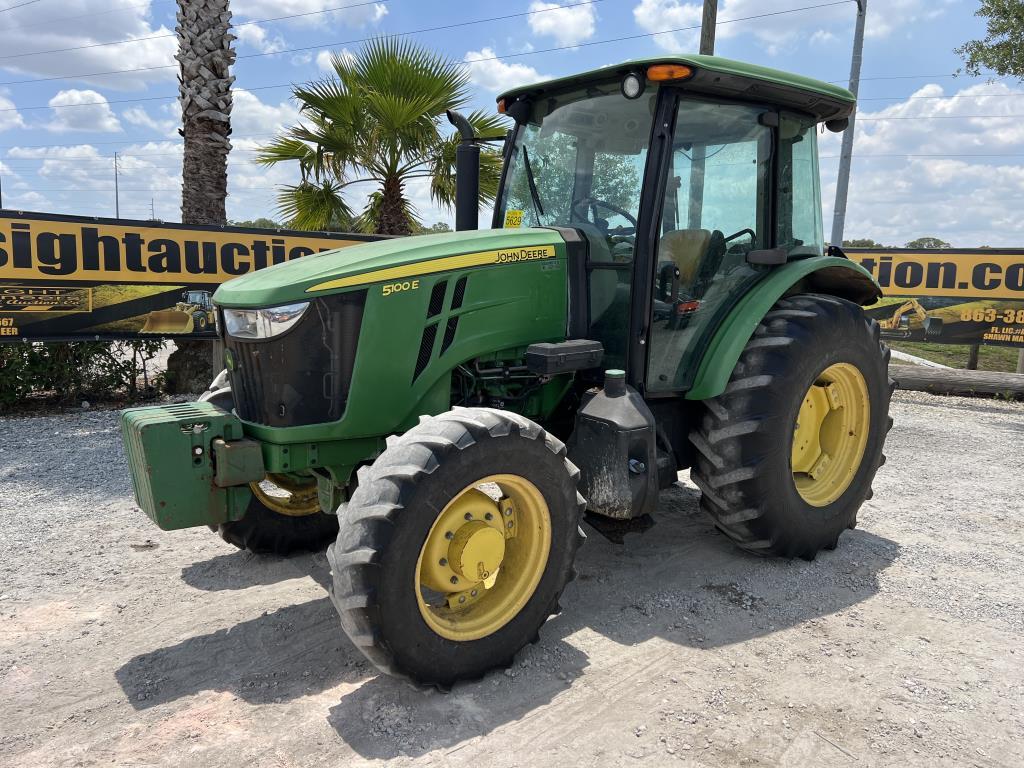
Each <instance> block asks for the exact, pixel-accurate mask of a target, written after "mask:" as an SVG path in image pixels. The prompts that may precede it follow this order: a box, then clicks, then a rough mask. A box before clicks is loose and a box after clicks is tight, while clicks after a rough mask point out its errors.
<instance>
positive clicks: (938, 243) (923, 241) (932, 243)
mask: <svg viewBox="0 0 1024 768" xmlns="http://www.w3.org/2000/svg"><path fill="white" fill-rule="evenodd" d="M906 247H907V248H952V247H953V246H951V245H950V244H949V243H947V242H946V241H945V240H940V239H939V238H937V237H919V238H917V239H916V240H911V241H910V242H909V243H907V245H906Z"/></svg>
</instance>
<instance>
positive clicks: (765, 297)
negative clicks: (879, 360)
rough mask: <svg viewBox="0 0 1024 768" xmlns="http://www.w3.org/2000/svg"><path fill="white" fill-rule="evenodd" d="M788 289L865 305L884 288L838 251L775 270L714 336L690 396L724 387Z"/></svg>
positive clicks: (705, 396)
mask: <svg viewBox="0 0 1024 768" xmlns="http://www.w3.org/2000/svg"><path fill="white" fill-rule="evenodd" d="M789 293H824V294H828V295H831V296H838V297H839V298H843V299H847V300H849V301H852V302H855V303H857V304H860V305H862V306H864V305H867V304H874V303H875V302H876V301H877V300H878V298H879V297H880V296H881V295H882V290H881V288H879V287H878V283H877V282H875V279H874V278H873V277H872V276H871V273H870V272H868V271H867V270H866V269H864V267H862V266H861V265H860V264H857V263H855V262H852V261H850V260H849V259H845V258H841V257H838V256H816V257H813V258H810V259H801V260H800V261H794V262H790V263H788V264H786V265H784V266H782V267H779V268H778V269H775V270H773V271H772V272H771V273H770V274H769V275H768V276H767V277H766V278H765V279H764V280H762V281H761V282H759V283H757V284H756V285H755V286H754V287H753V288H752V289H751V290H750V292H749V293H747V295H746V296H744V297H743V298H742V299H740V301H739V303H738V304H737V305H736V307H735V308H734V309H733V310H732V312H730V313H729V315H728V316H727V317H726V318H725V320H724V321H723V322H722V324H721V325H720V326H719V327H718V330H717V331H715V334H714V335H713V336H712V337H711V340H710V342H708V345H707V348H706V349H705V351H704V356H703V357H702V358H701V361H700V363H699V366H698V369H697V375H696V377H695V378H694V382H693V387H692V388H691V389H690V391H689V392H687V393H686V398H687V399H688V400H706V399H708V398H709V397H716V396H718V395H720V394H722V392H723V391H725V387H726V384H728V383H729V377H730V376H731V375H732V372H733V369H734V368H735V367H736V363H737V362H738V361H739V359H740V354H742V352H743V348H744V347H745V346H746V345H747V342H748V341H750V337H751V336H753V335H754V331H755V330H756V329H757V326H758V323H760V322H761V319H762V318H763V317H764V316H765V315H766V314H767V313H768V311H769V310H770V309H771V308H772V306H773V305H774V304H775V302H777V301H778V300H779V299H781V298H782V297H783V296H785V295H786V294H789Z"/></svg>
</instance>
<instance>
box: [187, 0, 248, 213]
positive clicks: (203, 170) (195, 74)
mask: <svg viewBox="0 0 1024 768" xmlns="http://www.w3.org/2000/svg"><path fill="white" fill-rule="evenodd" d="M230 26H231V11H230V10H229V9H228V0H178V26H177V34H178V53H177V56H176V57H175V58H177V60H178V63H179V64H180V65H181V74H180V76H179V78H178V94H179V96H178V100H179V102H180V103H181V120H182V131H181V135H182V136H183V137H184V139H185V148H184V160H183V165H182V183H181V220H182V222H183V223H185V224H225V223H226V222H227V214H226V212H225V209H224V203H225V200H226V198H227V194H228V151H229V150H230V149H231V142H230V141H229V140H228V136H229V135H230V134H231V84H232V83H233V82H234V80H235V78H234V77H233V76H232V75H230V74H229V72H228V70H229V69H230V67H231V65H232V64H233V63H234V61H235V51H234V49H233V48H232V47H231V42H232V41H233V40H234V39H235V37H234V35H231V34H229V33H228V29H229V27H230Z"/></svg>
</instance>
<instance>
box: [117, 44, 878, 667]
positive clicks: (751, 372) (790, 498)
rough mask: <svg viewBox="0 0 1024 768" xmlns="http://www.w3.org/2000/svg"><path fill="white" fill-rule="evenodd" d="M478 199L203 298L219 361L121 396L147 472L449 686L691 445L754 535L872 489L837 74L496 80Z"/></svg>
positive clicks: (768, 551)
mask: <svg viewBox="0 0 1024 768" xmlns="http://www.w3.org/2000/svg"><path fill="white" fill-rule="evenodd" d="M498 109H499V111H501V112H503V113H504V114H506V115H507V116H508V117H509V118H510V119H511V120H512V122H513V123H514V127H513V128H512V129H511V130H510V132H509V135H508V137H507V139H506V143H505V148H504V171H503V174H502V182H501V187H500V193H499V196H498V199H497V201H496V204H495V211H494V219H493V228H492V229H489V230H478V231H468V230H469V229H475V223H476V217H477V203H476V199H477V198H476V185H477V183H478V177H477V175H476V170H477V169H476V166H475V163H478V161H479V155H478V153H479V149H478V144H477V141H476V139H475V137H473V136H472V132H471V131H470V130H469V128H468V126H467V125H466V124H465V123H464V122H463V121H462V120H461V119H460V118H459V116H458V115H450V117H451V118H452V120H453V122H454V123H455V124H457V125H458V126H460V128H461V130H462V133H463V139H464V140H463V143H462V145H461V146H460V147H459V153H458V161H457V178H458V194H457V203H456V218H457V223H458V226H459V229H460V231H457V232H454V233H447V234H438V235H426V236H418V237H407V238H397V239H389V240H382V241H378V242H371V243H366V244H362V245H358V246H354V247H349V248H346V249H344V250H339V251H328V252H325V253H319V254H315V255H312V256H306V257H304V258H302V259H299V260H296V261H293V262H289V263H286V264H281V265H277V266H273V267H270V268H268V269H263V270H260V271H258V272H255V273H252V274H248V275H245V276H243V277H240V278H237V279H235V280H231V281H230V282H228V283H225V284H224V285H222V286H221V287H220V288H219V289H218V290H217V292H216V294H215V296H214V301H215V304H216V306H217V312H218V313H219V316H218V320H217V327H218V330H219V332H220V333H221V336H222V338H223V341H224V345H225V348H226V351H225V355H224V360H225V365H226V368H227V372H226V374H225V376H224V377H222V378H221V379H220V380H219V381H218V382H215V386H214V387H213V388H212V389H211V391H210V392H208V393H207V394H206V395H204V397H203V402H197V403H185V404H179V405H168V406H155V407H149V408H139V409H133V410H129V411H126V412H125V413H124V416H123V433H124V440H125V446H126V453H127V456H128V460H129V464H130V467H131V472H132V478H133V483H134V488H135V494H136V498H137V500H138V503H139V505H140V507H141V508H142V509H143V510H144V511H145V512H146V513H147V514H148V515H149V516H150V517H151V518H153V520H154V521H155V522H156V523H157V524H158V525H159V526H160V527H161V528H164V529H175V528H183V527H188V526H197V525H209V526H211V527H212V528H214V529H215V530H219V532H220V533H221V535H222V536H223V537H224V538H225V539H227V540H228V541H229V542H231V543H233V544H235V545H237V546H239V547H244V548H248V549H251V550H254V551H258V552H273V553H279V554H287V553H289V552H292V551H295V550H302V549H316V548H319V547H323V546H326V545H327V544H330V547H329V549H328V558H329V561H330V564H331V567H332V571H333V583H332V598H333V601H334V603H335V605H336V606H337V609H338V612H339V614H340V616H341V625H342V627H343V628H344V631H345V632H346V633H347V635H348V636H349V638H351V640H352V642H353V643H354V644H355V645H356V646H357V647H358V648H359V649H360V650H361V651H362V652H363V653H364V654H365V655H366V656H367V657H368V658H369V659H370V660H371V661H372V662H373V663H374V664H375V665H376V666H377V667H379V668H380V669H381V670H383V671H385V672H387V673H389V674H393V675H397V676H401V677H405V678H407V679H411V680H414V681H417V682H419V683H427V684H434V685H438V686H448V685H450V684H452V683H453V682H454V681H456V680H458V679H463V678H474V677H479V676H480V675H482V674H484V673H485V672H487V671H488V670H489V669H492V668H494V667H501V666H503V665H508V664H509V663H511V660H512V659H513V657H514V655H515V654H516V652H517V651H519V650H520V649H521V648H522V647H523V646H524V645H525V644H527V643H530V642H531V641H533V640H535V639H536V638H537V633H538V630H539V629H540V627H541V625H542V624H544V622H545V621H546V620H547V619H548V618H549V617H550V616H551V615H552V614H553V613H555V612H557V611H558V610H559V597H560V595H561V593H562V591H563V589H564V588H565V586H566V584H567V583H568V582H569V581H570V580H571V579H572V576H573V573H574V571H573V559H574V557H575V555H576V550H577V548H578V547H579V545H580V541H581V539H582V538H583V533H582V529H581V528H580V522H581V516H582V514H583V513H584V511H585V510H589V512H590V513H591V514H593V515H603V516H607V517H611V518H616V519H620V520H622V519H628V518H633V517H636V516H640V515H645V514H647V513H649V512H651V511H652V510H653V509H654V507H655V505H656V502H657V498H658V493H659V491H660V490H661V489H663V488H666V487H668V486H671V485H672V484H673V483H675V482H676V481H677V473H678V472H679V471H680V470H682V469H685V468H690V470H691V472H690V477H691V478H692V479H693V481H694V482H695V483H696V484H697V486H698V487H699V488H700V490H701V494H702V497H701V506H702V508H703V510H704V511H705V512H706V513H707V514H708V515H709V516H710V517H711V519H712V520H713V521H714V523H715V525H716V526H717V527H718V529H719V530H721V532H722V533H724V534H725V535H726V536H728V537H729V538H730V539H732V540H733V541H734V542H735V543H736V544H737V545H738V546H739V547H741V548H742V549H745V550H747V551H749V552H753V553H755V554H758V555H764V556H780V557H786V558H792V557H801V558H805V559H808V560H809V559H812V558H814V557H815V555H816V554H817V553H818V552H819V551H820V550H822V549H831V548H833V547H835V546H836V543H837V541H838V539H839V537H840V535H841V534H842V533H843V531H844V530H846V529H847V528H852V527H853V526H854V525H855V523H856V516H857V511H858V509H859V507H860V506H861V504H862V503H863V502H864V500H865V499H867V498H870V496H871V483H872V480H873V478H874V475H875V472H876V471H877V469H878V467H879V466H880V465H881V464H882V462H883V460H884V457H883V455H882V447H883V443H884V440H885V436H886V433H887V431H888V429H889V426H890V424H891V420H890V418H889V415H888V410H889V400H890V396H891V393H892V385H891V383H890V381H889V379H888V376H887V361H888V350H887V349H886V347H885V345H884V344H883V343H882V342H881V341H880V338H879V327H878V325H877V323H875V322H874V321H872V320H870V319H868V318H866V316H865V314H864V312H863V310H862V306H863V305H866V304H870V303H873V302H874V301H875V300H876V299H877V298H878V297H879V296H880V290H879V288H878V286H877V285H876V283H875V282H874V281H873V280H872V278H871V276H870V275H869V273H868V272H866V271H865V270H864V269H862V268H861V267H860V266H858V265H857V264H855V263H853V262H852V261H850V260H848V259H846V258H845V257H844V255H843V254H842V252H841V251H839V250H838V249H834V248H833V249H830V248H826V246H825V244H824V240H823V236H822V222H821V203H820V200H821V197H820V187H819V184H820V182H819V173H818V155H817V143H816V141H817V139H816V136H817V132H818V126H819V125H821V124H824V126H825V127H827V128H829V129H831V130H837V131H838V130H842V129H843V128H844V127H845V125H846V121H847V118H848V116H849V115H850V113H851V112H852V111H853V109H854V98H853V96H852V95H851V94H850V93H849V92H847V91H845V90H843V89H841V88H836V87H834V86H831V85H828V84H826V83H823V82H818V81H815V80H810V79H807V78H804V77H800V76H796V75H790V74H786V73H783V72H778V71H775V70H771V69H765V68H762V67H758V66H752V65H747V64H742V63H738V62H734V61H729V60H727V59H722V58H716V57H709V56H685V57H682V56H680V57H663V58H658V59H654V60H649V61H635V62H631V63H627V64H621V65H615V66H610V67H605V68H602V69H598V70H596V71H593V72H588V73H586V74H582V75H577V76H575V77H571V78H564V79H561V80H555V81H551V82H546V83H541V84H539V85H533V86H528V87H523V88H517V89H515V90H513V91H510V92H508V93H505V94H504V95H502V96H501V98H500V100H499V102H498Z"/></svg>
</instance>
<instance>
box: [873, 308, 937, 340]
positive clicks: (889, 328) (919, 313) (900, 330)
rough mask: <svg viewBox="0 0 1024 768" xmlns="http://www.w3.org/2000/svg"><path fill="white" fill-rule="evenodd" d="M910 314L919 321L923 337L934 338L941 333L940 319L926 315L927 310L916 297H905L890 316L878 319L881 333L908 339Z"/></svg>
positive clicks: (910, 334) (909, 335) (910, 332)
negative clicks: (922, 329) (922, 328)
mask: <svg viewBox="0 0 1024 768" xmlns="http://www.w3.org/2000/svg"><path fill="white" fill-rule="evenodd" d="M911 316H913V317H915V318H917V319H918V320H920V321H921V325H922V326H923V327H924V335H925V338H927V339H935V338H938V337H939V336H940V335H942V320H941V319H939V318H937V317H928V310H926V309H925V308H924V307H922V306H921V302H919V301H918V300H917V299H907V300H906V301H905V302H903V303H902V304H900V305H899V306H898V307H896V311H895V312H893V313H892V317H887V318H885V319H884V320H880V321H879V323H878V324H879V326H881V328H882V334H883V335H884V336H888V337H890V338H898V339H909V338H910V337H911V336H912V335H913V332H912V331H911V330H910V318H911Z"/></svg>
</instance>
